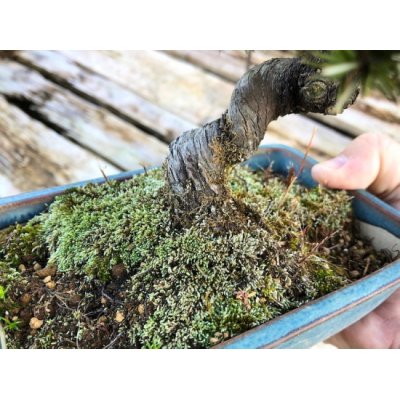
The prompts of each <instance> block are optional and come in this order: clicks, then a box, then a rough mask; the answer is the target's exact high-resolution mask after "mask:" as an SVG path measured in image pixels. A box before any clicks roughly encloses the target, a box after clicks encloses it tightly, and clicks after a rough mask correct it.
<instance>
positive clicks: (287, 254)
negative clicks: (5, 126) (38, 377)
mask: <svg viewBox="0 0 400 400" xmlns="http://www.w3.org/2000/svg"><path fill="white" fill-rule="evenodd" d="M325 56H326V54H325V53H322V54H317V55H313V54H312V55H310V54H305V55H300V57H297V58H292V59H274V60H271V61H267V62H265V63H263V64H261V65H259V66H255V67H254V68H252V69H250V70H249V71H248V72H247V73H246V74H245V76H244V77H242V78H241V79H240V81H239V82H238V84H237V86H236V88H235V90H234V92H233V94H232V99H231V103H230V105H229V108H228V110H227V111H226V112H225V113H224V114H223V115H222V116H221V118H219V119H217V120H216V121H213V122H211V123H209V124H207V125H205V126H204V127H201V128H199V129H194V130H191V131H189V132H186V133H184V134H183V135H182V136H181V137H179V138H178V139H177V140H176V141H175V142H173V143H172V144H171V148H170V154H169V156H168V158H167V160H166V163H165V165H164V171H162V170H160V169H154V170H151V171H145V173H143V174H141V175H138V176H135V177H133V178H132V179H130V180H127V181H124V182H118V181H113V180H110V181H107V182H106V184H104V185H87V186H86V187H83V188H77V189H75V190H72V191H69V192H67V193H64V194H63V195H61V196H58V197H57V198H56V199H55V201H54V202H53V203H52V204H51V205H50V206H49V209H48V210H47V211H46V212H44V213H42V214H40V215H37V216H36V217H34V218H33V219H31V220H30V221H28V222H27V223H26V224H25V225H16V226H11V227H9V228H7V229H6V230H4V231H0V320H1V321H2V323H3V325H4V327H5V330H6V334H7V339H8V341H9V346H10V347H45V348H46V347H96V348H98V347H105V348H109V347H148V348H149V347H150V348H159V347H174V348H176V347H210V346H213V345H215V344H217V343H220V342H221V341H224V340H226V339H228V338H230V337H232V336H234V335H236V334H238V333H241V332H244V331H245V330H247V329H250V328H252V327H255V326H258V325H259V324H261V323H264V322H266V321H268V320H270V319H272V318H274V317H276V316H278V315H281V314H282V313H284V312H287V311H288V310H291V309H293V308H296V307H299V306H300V305H302V304H304V303H305V302H306V301H309V300H313V299H315V298H318V297H320V296H322V295H324V294H326V293H329V292H331V291H333V290H335V289H337V288H339V287H343V286H345V285H346V284H348V283H349V282H351V281H353V280H355V279H357V278H358V277H360V276H362V274H363V273H364V271H365V263H367V265H370V267H369V272H372V271H373V270H375V269H378V268H380V266H382V265H384V263H385V262H386V261H387V257H388V256H387V255H385V254H383V253H382V254H380V253H378V252H377V251H375V250H374V249H373V248H372V247H371V245H370V243H368V242H363V241H362V240H361V238H360V237H358V236H357V235H356V234H353V230H352V224H351V209H350V202H349V196H348V195H347V194H346V193H345V192H342V191H328V190H325V189H323V188H319V187H316V188H314V189H306V188H304V187H301V186H300V185H292V184H291V183H292V182H293V181H290V182H288V180H286V179H282V178H279V177H277V176H273V175H272V174H268V173H267V172H266V171H258V172H254V171H250V170H248V169H246V168H242V167H238V168H234V166H235V164H237V163H239V162H241V161H243V160H245V159H246V158H247V157H249V155H251V153H252V152H253V151H255V150H256V149H257V147H258V145H259V143H260V141H261V139H262V137H263V136H264V132H265V129H266V127H267V126H268V124H269V122H270V121H272V120H274V119H276V118H278V117H279V116H283V115H285V114H289V113H297V112H303V113H305V112H320V113H336V112H340V111H341V109H343V108H345V107H347V106H348V105H350V104H352V103H353V101H354V100H355V98H356V96H357V93H358V89H357V87H356V86H354V85H353V81H354V80H352V81H351V82H350V86H349V83H348V82H347V81H346V76H344V82H343V81H342V80H341V79H340V76H333V74H331V76H328V77H327V76H325V75H324V69H325V72H326V67H325V64H326V63H325V61H324V57H325ZM337 65H338V64H337ZM353 67H354V64H353ZM342 70H343V68H342ZM328 72H329V70H328ZM331 72H332V71H331ZM357 76H361V75H359V74H358V73H357ZM356 82H358V80H356ZM349 88H350V89H351V90H349ZM346 89H347V90H346ZM344 97H345V99H344ZM343 99H344V100H343ZM338 105H339V106H341V107H338ZM343 249H346V251H343Z"/></svg>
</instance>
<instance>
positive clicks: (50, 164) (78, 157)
mask: <svg viewBox="0 0 400 400" xmlns="http://www.w3.org/2000/svg"><path fill="white" fill-rule="evenodd" d="M101 170H104V172H105V173H106V174H108V175H110V174H114V173H117V172H119V169H118V168H115V167H114V166H112V165H110V164H109V163H107V162H105V161H104V160H101V159H99V158H98V157H96V156H94V155H93V154H91V153H89V152H88V151H86V150H85V149H82V148H81V147H80V146H78V145H76V144H74V143H71V142H70V141H69V140H67V139H65V138H63V137H62V136H60V135H59V134H58V133H56V132H54V131H53V130H51V129H49V128H47V127H46V126H44V125H43V124H41V123H40V122H37V121H35V120H33V119H31V118H30V117H29V116H28V115H26V114H25V113H23V112H22V111H21V110H20V109H18V108H17V107H14V106H12V105H10V104H9V103H8V102H7V101H6V100H5V99H4V98H3V97H2V96H0V197H3V196H9V195H12V194H16V193H19V192H25V191H31V190H34V189H38V188H43V187H49V186H56V185H62V184H65V183H70V182H76V181H81V180H85V179H90V178H95V177H99V176H101V175H102V174H101Z"/></svg>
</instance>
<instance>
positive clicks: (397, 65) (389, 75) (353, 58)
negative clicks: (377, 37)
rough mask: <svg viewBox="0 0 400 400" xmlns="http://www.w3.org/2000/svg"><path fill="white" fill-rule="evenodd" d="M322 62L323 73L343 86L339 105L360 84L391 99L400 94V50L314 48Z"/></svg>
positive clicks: (315, 53)
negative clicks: (324, 50)
mask: <svg viewBox="0 0 400 400" xmlns="http://www.w3.org/2000/svg"><path fill="white" fill-rule="evenodd" d="M311 53H312V54H313V55H314V56H315V57H317V58H318V59H319V60H320V61H321V63H320V64H318V66H319V68H321V69H322V71H321V73H322V75H323V76H326V77H329V78H332V79H335V80H337V81H338V82H339V83H340V86H341V88H342V94H341V96H340V97H339V99H338V102H337V107H338V109H340V108H341V107H342V106H343V104H344V103H345V101H346V100H347V98H348V97H350V95H351V94H352V93H353V92H354V91H355V90H356V89H357V87H358V86H360V87H361V91H362V93H363V94H368V93H369V92H371V91H377V92H380V93H382V94H383V95H384V96H385V97H387V98H388V99H390V100H392V101H397V99H398V97H399V95H400V51H399V50H379V51H371V50H332V51H326V52H311Z"/></svg>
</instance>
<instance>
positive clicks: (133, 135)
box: [0, 60, 168, 170]
mask: <svg viewBox="0 0 400 400" xmlns="http://www.w3.org/2000/svg"><path fill="white" fill-rule="evenodd" d="M0 93H1V94H3V95H5V96H7V97H8V98H10V99H14V100H16V101H21V99H22V100H23V101H24V105H25V107H27V108H28V109H29V110H30V111H32V112H34V113H35V114H37V115H38V117H39V118H41V119H42V120H44V121H47V122H48V123H50V124H52V125H54V126H57V127H59V128H60V129H61V131H62V133H63V134H64V135H65V136H67V137H69V138H71V139H72V140H73V141H75V142H77V143H79V144H81V145H82V146H84V147H85V148H87V149H90V150H91V151H92V152H94V153H95V154H97V155H99V156H101V157H102V158H104V159H105V160H108V161H109V162H111V163H113V164H114V165H116V166H117V167H118V168H121V169H126V170H128V169H136V168H141V166H142V165H147V166H153V165H160V164H162V162H163V160H164V159H165V156H166V154H167V152H168V146H167V145H166V144H165V143H163V142H161V141H160V140H158V139H156V138H154V137H151V136H149V135H147V134H145V133H143V132H142V131H141V130H139V129H138V128H136V127H135V126H132V125H131V124H129V123H127V122H125V121H123V120H121V119H120V118H118V117H116V116H115V115H113V114H111V113H110V112H109V111H107V110H104V109H103V108H101V107H99V106H96V105H93V104H90V103H89V102H87V101H85V100H82V99H81V98H79V97H78V96H76V95H74V94H72V93H70V92H69V91H67V90H65V89H63V88H61V87H59V86H58V85H55V84H53V83H51V82H50V81H48V80H46V79H44V78H43V77H42V76H41V75H40V74H39V73H37V72H35V71H33V70H31V69H28V68H26V67H24V66H22V65H20V64H17V63H15V62H13V61H9V60H3V61H2V62H0Z"/></svg>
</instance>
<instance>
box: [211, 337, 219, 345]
mask: <svg viewBox="0 0 400 400" xmlns="http://www.w3.org/2000/svg"><path fill="white" fill-rule="evenodd" d="M210 343H211V344H217V343H219V339H218V338H216V337H212V338H211V339H210Z"/></svg>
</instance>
